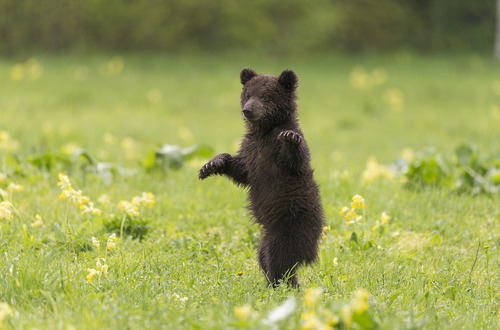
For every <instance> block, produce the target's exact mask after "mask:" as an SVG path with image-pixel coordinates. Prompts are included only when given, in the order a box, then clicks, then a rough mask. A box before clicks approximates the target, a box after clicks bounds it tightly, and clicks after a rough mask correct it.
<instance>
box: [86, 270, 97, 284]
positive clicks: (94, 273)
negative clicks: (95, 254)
mask: <svg viewBox="0 0 500 330" xmlns="http://www.w3.org/2000/svg"><path fill="white" fill-rule="evenodd" d="M87 271H88V272H89V274H88V275H87V280H88V281H89V282H92V280H93V279H94V277H96V276H97V275H99V271H97V270H95V269H93V268H88V269H87Z"/></svg>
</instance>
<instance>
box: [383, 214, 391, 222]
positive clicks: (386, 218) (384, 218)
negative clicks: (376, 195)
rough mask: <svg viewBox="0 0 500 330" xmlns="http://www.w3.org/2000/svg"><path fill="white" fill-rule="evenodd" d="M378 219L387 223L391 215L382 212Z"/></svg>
mask: <svg viewBox="0 0 500 330" xmlns="http://www.w3.org/2000/svg"><path fill="white" fill-rule="evenodd" d="M380 219H381V220H382V222H383V223H387V221H389V220H391V217H390V216H389V215H387V213H385V212H382V215H381V216H380Z"/></svg>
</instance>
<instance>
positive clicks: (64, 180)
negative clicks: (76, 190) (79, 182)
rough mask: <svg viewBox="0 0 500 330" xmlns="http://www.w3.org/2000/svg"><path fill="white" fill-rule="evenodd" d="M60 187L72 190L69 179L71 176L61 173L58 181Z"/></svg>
mask: <svg viewBox="0 0 500 330" xmlns="http://www.w3.org/2000/svg"><path fill="white" fill-rule="evenodd" d="M57 185H58V186H59V187H61V189H62V190H71V189H73V188H72V187H71V181H69V178H68V176H67V175H64V174H62V173H59V182H58V183H57Z"/></svg>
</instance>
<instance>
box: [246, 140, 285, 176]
mask: <svg viewBox="0 0 500 330" xmlns="http://www.w3.org/2000/svg"><path fill="white" fill-rule="evenodd" d="M247 147H248V149H247V151H248V152H247V153H246V157H245V158H246V159H245V164H246V165H247V170H248V178H249V183H250V185H251V186H252V185H256V184H266V185H268V186H274V185H277V184H279V182H280V181H281V179H282V176H283V173H282V169H281V168H280V166H279V164H278V157H279V149H277V148H276V146H275V145H273V143H271V142H267V141H253V142H251V143H249V144H248V145H247Z"/></svg>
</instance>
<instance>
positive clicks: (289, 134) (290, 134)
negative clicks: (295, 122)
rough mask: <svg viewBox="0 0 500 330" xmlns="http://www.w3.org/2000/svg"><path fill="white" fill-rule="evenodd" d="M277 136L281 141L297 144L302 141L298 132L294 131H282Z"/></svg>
mask: <svg viewBox="0 0 500 330" xmlns="http://www.w3.org/2000/svg"><path fill="white" fill-rule="evenodd" d="M278 138H279V139H280V140H283V141H288V142H290V143H293V144H295V145H297V146H298V145H299V144H301V143H302V136H300V134H297V133H295V132H294V131H282V132H281V133H280V134H279V135H278Z"/></svg>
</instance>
